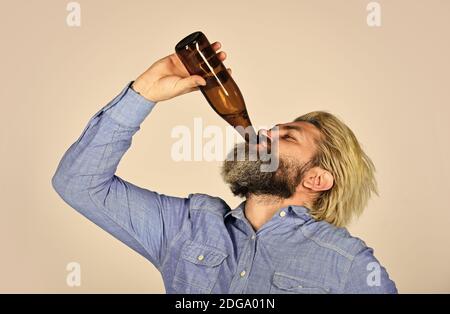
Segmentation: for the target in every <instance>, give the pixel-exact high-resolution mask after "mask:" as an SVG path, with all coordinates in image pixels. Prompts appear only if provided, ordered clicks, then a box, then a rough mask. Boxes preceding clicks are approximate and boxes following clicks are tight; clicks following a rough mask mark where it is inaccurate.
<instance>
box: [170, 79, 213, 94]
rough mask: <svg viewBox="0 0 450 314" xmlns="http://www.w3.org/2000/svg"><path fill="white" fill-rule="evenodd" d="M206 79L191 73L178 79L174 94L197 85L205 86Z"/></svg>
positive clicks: (182, 92)
mask: <svg viewBox="0 0 450 314" xmlns="http://www.w3.org/2000/svg"><path fill="white" fill-rule="evenodd" d="M205 85H206V81H205V79H204V78H203V77H201V76H200V75H191V76H188V77H186V78H183V79H181V80H179V81H178V82H177V83H176V85H175V93H176V94H184V93H187V92H190V91H192V90H193V88H196V87H198V86H205Z"/></svg>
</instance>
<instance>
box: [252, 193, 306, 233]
mask: <svg viewBox="0 0 450 314" xmlns="http://www.w3.org/2000/svg"><path fill="white" fill-rule="evenodd" d="M304 204H305V203H304V202H303V201H302V200H300V199H298V198H296V197H291V198H281V197H277V196H273V195H254V194H250V195H249V196H248V197H247V200H246V202H245V208H244V214H245V217H246V218H247V220H248V221H249V222H250V224H251V225H252V227H253V229H254V230H255V231H258V230H259V229H260V228H261V227H262V226H263V225H264V224H265V223H266V222H268V221H269V220H270V219H271V218H272V217H273V215H274V214H275V213H276V212H277V211H278V210H279V209H280V208H283V207H286V206H288V205H298V206H304Z"/></svg>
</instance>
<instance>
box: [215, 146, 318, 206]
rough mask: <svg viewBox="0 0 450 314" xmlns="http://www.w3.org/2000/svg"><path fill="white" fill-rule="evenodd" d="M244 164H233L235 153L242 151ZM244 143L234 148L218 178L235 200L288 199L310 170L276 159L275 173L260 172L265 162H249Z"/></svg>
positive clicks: (307, 165)
mask: <svg viewBox="0 0 450 314" xmlns="http://www.w3.org/2000/svg"><path fill="white" fill-rule="evenodd" d="M244 149H245V158H243V159H244V160H237V158H235V157H236V156H237V152H238V150H241V151H244ZM248 152H249V145H248V143H239V144H236V145H235V146H234V148H233V149H232V150H231V152H230V153H229V154H228V157H227V158H226V160H225V161H224V163H223V165H222V177H223V179H224V181H225V182H226V183H228V185H229V186H230V189H231V192H232V193H233V194H234V195H235V196H240V197H248V195H249V194H254V195H270V196H275V197H279V198H290V197H291V196H293V195H294V193H295V191H296V188H297V186H298V185H299V184H300V182H301V181H302V179H303V177H304V174H305V172H306V171H307V170H308V169H310V168H311V166H310V163H309V162H307V163H301V162H299V161H298V160H295V159H293V158H292V157H288V156H282V155H281V154H278V156H275V157H272V158H278V167H277V169H276V170H275V171H271V172H264V171H261V166H262V165H264V163H267V161H263V160H261V159H259V158H255V160H252V158H249V154H248Z"/></svg>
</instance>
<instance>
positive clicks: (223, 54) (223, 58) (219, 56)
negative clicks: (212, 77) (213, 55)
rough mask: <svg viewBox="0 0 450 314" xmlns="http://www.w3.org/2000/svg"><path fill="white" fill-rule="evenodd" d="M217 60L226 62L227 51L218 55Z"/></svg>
mask: <svg viewBox="0 0 450 314" xmlns="http://www.w3.org/2000/svg"><path fill="white" fill-rule="evenodd" d="M217 58H219V60H220V61H224V60H225V59H226V58H227V53H226V52H225V51H221V52H219V53H218V54H217Z"/></svg>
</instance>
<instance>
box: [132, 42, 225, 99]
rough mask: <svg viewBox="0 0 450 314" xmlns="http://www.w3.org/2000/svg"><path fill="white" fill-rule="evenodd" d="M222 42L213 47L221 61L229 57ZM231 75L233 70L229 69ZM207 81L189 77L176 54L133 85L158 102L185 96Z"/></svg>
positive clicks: (138, 90)
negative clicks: (223, 48)
mask: <svg viewBox="0 0 450 314" xmlns="http://www.w3.org/2000/svg"><path fill="white" fill-rule="evenodd" d="M221 46H222V45H221V44H220V42H218V41H216V42H215V43H213V44H212V45H211V47H212V49H213V50H214V51H215V52H216V53H217V57H218V58H219V60H220V61H224V60H225V59H226V57H227V55H226V53H225V52H224V51H221V52H218V50H219V49H220V48H221ZM228 71H229V72H230V73H231V69H228ZM205 84H206V81H205V80H204V79H203V77H201V76H200V75H189V72H188V71H187V70H186V68H185V66H184V65H183V63H182V62H181V61H180V59H179V58H178V56H177V55H176V53H173V54H171V55H168V56H167V57H164V58H162V59H160V60H158V61H156V62H155V63H153V64H152V65H151V66H150V68H148V69H147V70H146V71H145V72H144V73H142V74H141V75H140V76H139V77H138V78H137V79H136V80H135V81H134V83H133V89H134V90H135V91H137V92H138V93H140V94H141V95H142V96H144V97H145V98H147V99H148V100H150V101H153V102H158V101H163V100H167V99H171V98H173V97H176V96H179V95H183V94H186V93H189V92H192V91H195V90H198V86H204V85H205Z"/></svg>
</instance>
